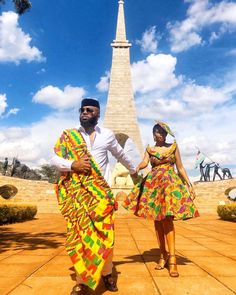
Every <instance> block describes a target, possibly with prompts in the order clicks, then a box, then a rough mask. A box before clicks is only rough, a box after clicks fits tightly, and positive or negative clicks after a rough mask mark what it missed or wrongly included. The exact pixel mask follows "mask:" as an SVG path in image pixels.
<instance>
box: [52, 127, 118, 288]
mask: <svg viewBox="0 0 236 295" xmlns="http://www.w3.org/2000/svg"><path fill="white" fill-rule="evenodd" d="M54 151H55V153H56V154H57V155H58V156H60V157H63V158H65V159H68V160H79V159H80V158H81V157H83V156H84V155H85V154H87V155H88V156H89V157H90V158H91V166H92V169H91V173H90V174H84V173H80V174H77V173H75V172H73V171H71V172H67V173H63V174H62V175H61V177H60V180H59V182H58V185H57V187H56V193H57V198H58V204H59V207H60V211H61V213H62V215H63V216H64V218H65V219H66V220H67V239H66V250H67V252H68V255H69V256H70V258H71V260H72V262H73V265H74V268H75V270H76V272H77V273H78V275H80V277H81V278H82V280H83V282H84V284H86V285H87V286H89V287H90V288H91V289H95V288H96V286H97V285H98V282H99V280H100V277H101V271H102V269H103V266H104V264H105V261H106V259H107V257H108V255H109V254H110V252H111V251H112V248H113V246H114V214H113V213H114V210H115V208H116V202H115V199H114V197H113V194H112V191H111V189H110V187H109V185H108V184H107V182H106V180H105V179H104V177H103V176H102V174H101V172H100V170H99V167H98V165H97V164H96V162H95V160H94V159H93V158H92V156H91V155H90V154H89V152H88V150H87V146H86V143H85V141H84V139H83V137H82V135H81V134H80V133H79V131H78V130H76V129H70V130H65V131H64V132H63V134H62V136H61V137H60V138H59V139H58V141H57V143H56V145H55V148H54Z"/></svg>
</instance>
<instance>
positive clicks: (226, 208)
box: [217, 203, 236, 221]
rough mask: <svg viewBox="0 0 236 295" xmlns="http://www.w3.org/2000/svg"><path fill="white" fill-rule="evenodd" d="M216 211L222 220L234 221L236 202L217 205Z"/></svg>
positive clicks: (235, 217)
mask: <svg viewBox="0 0 236 295" xmlns="http://www.w3.org/2000/svg"><path fill="white" fill-rule="evenodd" d="M217 213H218V215H219V216H220V218H222V219H224V220H233V221H236V204H234V203H232V204H227V205H219V206H218V207H217Z"/></svg>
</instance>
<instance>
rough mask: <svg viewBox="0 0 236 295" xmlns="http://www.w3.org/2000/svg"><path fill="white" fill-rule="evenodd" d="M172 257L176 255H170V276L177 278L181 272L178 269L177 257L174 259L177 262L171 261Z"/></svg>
mask: <svg viewBox="0 0 236 295" xmlns="http://www.w3.org/2000/svg"><path fill="white" fill-rule="evenodd" d="M171 257H175V255H170V257H169V259H168V266H169V274H170V277H172V278H177V277H178V276H179V273H178V270H177V263H176V258H175V259H174V261H175V262H171V261H170V260H171ZM171 268H172V269H171Z"/></svg>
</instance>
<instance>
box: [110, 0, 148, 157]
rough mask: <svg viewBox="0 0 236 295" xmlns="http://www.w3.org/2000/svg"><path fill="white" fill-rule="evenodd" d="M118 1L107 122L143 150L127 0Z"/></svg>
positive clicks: (124, 138) (118, 133) (118, 134)
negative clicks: (125, 3)
mask: <svg viewBox="0 0 236 295" xmlns="http://www.w3.org/2000/svg"><path fill="white" fill-rule="evenodd" d="M118 3H119V11H118V19H117V29H116V39H115V40H113V43H112V44H111V46H112V49H113V56H112V67H111V76H110V85H109V91H108V100H107V106H106V112H105V119H104V126H105V127H107V128H110V129H111V130H113V132H114V133H115V135H116V136H117V139H118V141H121V142H123V143H124V141H125V140H126V139H127V138H130V139H131V140H132V141H133V142H134V144H135V145H136V147H137V150H138V151H139V152H140V153H141V154H142V153H143V144H142V141H141V136H140V131H139V126H138V121H137V114H136V109H135V103H134V94H133V87H132V79H131V68H130V47H131V43H129V42H128V40H127V39H126V29H125V17H124V1H123V0H119V1H118ZM121 145H122V144H121Z"/></svg>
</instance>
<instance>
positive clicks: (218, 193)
mask: <svg viewBox="0 0 236 295" xmlns="http://www.w3.org/2000/svg"><path fill="white" fill-rule="evenodd" d="M4 184H13V185H15V186H16V187H17V188H18V193H17V195H16V196H15V197H14V198H13V199H11V200H8V201H5V200H4V199H3V198H0V203H14V204H15V203H20V204H22V203H24V204H34V205H37V207H38V212H39V213H59V209H58V205H57V199H56V194H55V191H54V184H51V183H48V182H46V181H34V180H26V179H20V178H15V177H7V176H0V185H4ZM233 186H235V187H236V179H229V180H222V181H215V182H197V183H195V184H194V187H195V191H196V195H197V197H196V201H195V203H196V206H197V207H198V209H199V211H200V213H216V207H217V205H218V204H219V201H221V200H224V201H227V198H226V197H225V195H224V192H225V190H226V189H227V188H229V187H233ZM130 189H131V188H122V187H119V186H117V187H114V188H113V192H114V195H116V194H117V193H118V192H120V191H124V192H126V193H128V192H129V191H130ZM118 201H122V200H118Z"/></svg>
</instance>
